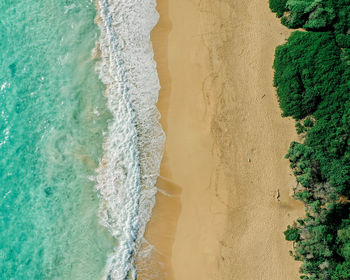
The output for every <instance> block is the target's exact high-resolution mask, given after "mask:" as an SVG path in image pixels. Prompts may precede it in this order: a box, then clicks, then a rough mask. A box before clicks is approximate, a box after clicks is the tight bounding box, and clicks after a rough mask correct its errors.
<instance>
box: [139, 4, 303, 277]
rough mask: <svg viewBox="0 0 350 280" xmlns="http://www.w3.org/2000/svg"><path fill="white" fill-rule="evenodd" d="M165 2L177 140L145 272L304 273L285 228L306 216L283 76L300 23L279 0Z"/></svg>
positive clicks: (169, 145)
mask: <svg viewBox="0 0 350 280" xmlns="http://www.w3.org/2000/svg"><path fill="white" fill-rule="evenodd" d="M157 9H158V11H159V13H160V22H159V24H158V25H157V26H156V28H155V29H154V31H153V32H152V42H153V46H154V51H155V60H156V61H157V65H158V67H157V68H158V72H159V77H160V82H161V86H162V90H161V91H160V98H159V103H158V108H159V110H160V112H161V115H162V118H161V123H162V125H163V128H164V130H165V133H166V136H167V141H166V147H165V154H164V159H163V162H162V166H161V176H160V178H159V181H158V185H157V186H158V188H159V189H160V192H159V193H158V195H157V204H156V206H155V209H154V214H153V217H152V219H151V221H150V223H149V225H148V228H147V232H146V239H147V240H148V241H149V242H150V243H151V244H153V245H154V246H155V250H154V251H153V255H152V261H151V262H149V263H148V266H142V268H141V269H139V279H143V280H145V279H157V280H158V279H166V280H172V279H174V280H193V279H201V280H215V279H218V280H219V279H220V280H222V279H227V280H229V279H230V280H231V279H237V280H242V279H247V280H256V279H264V280H265V279H266V280H280V279H284V280H295V279H298V266H299V263H297V262H295V261H293V258H292V257H290V255H289V250H291V243H288V242H287V241H285V240H284V236H283V231H284V230H285V229H286V227H287V225H288V224H291V223H292V221H293V220H295V219H296V218H297V217H299V216H302V215H303V207H302V205H301V204H299V203H298V202H295V201H294V200H293V199H292V198H291V197H290V189H291V186H293V185H294V184H295V179H294V177H293V176H292V174H291V171H290V170H289V166H288V165H289V163H288V161H287V160H286V159H284V155H285V154H286V152H287V150H288V146H289V143H290V142H291V141H292V140H297V135H296V132H295V128H294V121H292V120H290V119H283V118H282V117H281V111H280V109H279V106H278V102H277V98H276V94H275V89H274V88H273V86H272V80H273V69H272V63H273V56H274V50H275V48H276V46H277V45H279V44H281V43H283V42H284V41H285V39H286V38H287V37H288V35H289V31H288V30H287V29H286V28H284V27H283V26H282V25H281V24H280V23H279V20H278V19H277V18H275V15H274V14H272V13H271V12H270V10H269V7H268V1H267V0H266V1H265V0H264V1H261V0H247V1H238V0H215V1H213V0H158V7H157ZM139 268H140V266H139ZM155 273H157V274H155Z"/></svg>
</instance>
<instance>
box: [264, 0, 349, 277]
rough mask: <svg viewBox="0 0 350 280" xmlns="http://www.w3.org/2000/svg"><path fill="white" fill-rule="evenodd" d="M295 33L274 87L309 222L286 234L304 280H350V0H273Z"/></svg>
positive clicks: (282, 50)
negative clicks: (289, 120) (292, 124)
mask: <svg viewBox="0 0 350 280" xmlns="http://www.w3.org/2000/svg"><path fill="white" fill-rule="evenodd" d="M270 8H271V10H272V11H273V12H275V13H276V14H277V16H278V17H280V18H281V22H282V24H284V25H285V26H287V27H288V28H302V29H304V30H303V31H295V32H294V33H292V35H291V36H290V38H289V39H288V41H287V42H286V43H285V44H284V45H282V46H279V47H278V48H277V49H276V54H275V62H274V68H275V76H274V86H275V87H276V88H277V95H278V99H279V103H280V107H281V109H282V115H283V116H285V117H287V116H290V117H293V118H294V119H295V120H296V129H297V132H298V134H300V136H301V137H302V139H303V141H302V143H298V142H293V143H291V145H290V148H289V151H288V154H287V155H286V158H288V159H289V161H290V165H291V168H292V169H293V172H294V175H295V176H296V178H297V182H298V185H297V188H296V190H295V195H294V197H295V199H298V200H300V201H302V202H303V203H305V208H306V217H305V218H303V219H299V220H298V221H297V222H295V223H294V224H293V225H291V226H289V227H288V228H287V230H286V231H285V233H284V234H285V237H286V239H287V240H289V241H293V242H294V243H295V247H294V248H295V250H294V251H293V252H291V254H292V255H293V256H294V258H295V259H296V260H299V261H302V262H303V264H302V266H301V276H300V278H301V279H308V280H316V279H325V280H345V279H350V201H349V197H350V135H349V132H350V0H280V1H278V0H270Z"/></svg>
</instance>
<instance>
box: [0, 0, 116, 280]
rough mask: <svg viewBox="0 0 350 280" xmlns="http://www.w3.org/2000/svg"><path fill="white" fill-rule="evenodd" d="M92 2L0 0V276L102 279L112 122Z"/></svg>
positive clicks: (107, 243) (108, 241) (107, 244)
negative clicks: (101, 178) (99, 185)
mask: <svg viewBox="0 0 350 280" xmlns="http://www.w3.org/2000/svg"><path fill="white" fill-rule="evenodd" d="M95 13H96V11H95V7H94V5H93V3H92V2H91V1H89V0H26V1H23V0H1V1H0V279H3V280H8V279H18V280H19V279H20V280H31V279H35V280H40V279H74V280H75V279H85V280H90V279H101V278H102V277H103V270H104V267H105V265H106V261H107V257H108V255H109V254H110V253H111V252H112V251H113V247H114V245H115V244H113V243H114V242H113V240H112V237H111V236H110V234H109V233H108V232H107V231H106V229H105V228H104V227H102V226H100V224H99V220H98V207H99V199H98V196H97V194H96V191H95V188H94V185H95V182H94V181H93V180H92V179H91V178H93V177H94V176H95V175H96V174H95V170H96V168H97V166H98V164H99V160H100V159H101V157H102V153H103V149H102V144H103V138H104V137H103V133H104V131H106V130H107V123H108V120H109V119H110V118H111V117H110V113H109V111H108V110H107V107H106V102H107V101H106V100H105V98H104V97H103V90H104V85H102V83H101V82H100V81H99V79H98V75H97V73H96V71H95V65H96V61H95V60H94V59H93V57H92V55H91V51H92V49H93V48H94V45H95V42H96V40H97V39H98V36H99V31H98V28H97V26H96V25H95V24H94V17H95Z"/></svg>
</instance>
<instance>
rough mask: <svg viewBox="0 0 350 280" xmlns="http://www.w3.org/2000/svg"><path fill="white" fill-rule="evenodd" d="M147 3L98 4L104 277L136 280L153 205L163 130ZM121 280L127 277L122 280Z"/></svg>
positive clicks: (114, 0)
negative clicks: (110, 247) (104, 120)
mask: <svg viewBox="0 0 350 280" xmlns="http://www.w3.org/2000/svg"><path fill="white" fill-rule="evenodd" d="M155 7H156V1H155V0H98V1H97V10H98V15H97V17H96V23H97V24H98V26H99V28H100V30H101V36H100V39H99V48H100V50H101V61H100V63H99V64H98V66H97V68H98V71H99V74H100V78H101V80H102V81H103V83H104V84H105V85H106V91H105V94H106V97H107V99H108V107H109V110H110V111H111V113H112V114H113V120H112V121H111V122H110V123H109V127H108V136H107V137H106V140H105V143H104V156H103V158H102V160H101V162H100V165H99V168H98V170H97V172H98V175H97V189H98V191H99V193H100V198H101V206H100V218H101V222H102V224H103V225H104V226H106V227H107V228H108V230H109V231H110V233H111V234H112V235H113V236H114V237H115V238H116V240H118V245H117V246H116V248H115V250H114V252H113V254H112V255H111V256H109V259H108V263H107V266H106V279H113V280H124V279H127V278H128V277H130V278H131V279H136V269H135V264H134V263H135V257H136V255H137V254H138V253H139V249H140V247H141V244H142V241H143V235H144V231H145V227H146V224H147V222H148V221H149V219H150V217H151V213H152V209H153V206H154V203H155V194H156V192H157V189H156V187H155V183H156V180H157V177H158V176H159V168H160V162H161V158H162V155H163V146H164V139H165V136H164V132H163V130H162V128H161V126H160V124H159V122H158V120H159V117H160V114H159V112H158V110H157V108H156V103H157V100H158V92H159V89H160V85H159V80H158V75H157V71H156V63H155V61H154V59H153V49H152V44H151V42H150V32H151V30H152V29H153V27H154V26H155V25H156V23H157V21H158V18H159V15H158V13H157V12H156V10H155ZM128 279H129V278H128Z"/></svg>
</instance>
